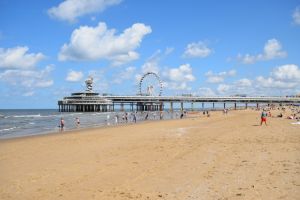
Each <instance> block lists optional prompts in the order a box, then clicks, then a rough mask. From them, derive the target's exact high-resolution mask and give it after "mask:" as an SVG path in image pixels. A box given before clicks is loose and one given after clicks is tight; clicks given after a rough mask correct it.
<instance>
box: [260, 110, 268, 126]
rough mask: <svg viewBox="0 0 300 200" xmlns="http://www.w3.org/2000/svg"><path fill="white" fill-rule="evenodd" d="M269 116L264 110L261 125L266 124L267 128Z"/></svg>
mask: <svg viewBox="0 0 300 200" xmlns="http://www.w3.org/2000/svg"><path fill="white" fill-rule="evenodd" d="M267 116H268V114H267V112H266V111H265V110H263V111H262V113H261V121H260V125H262V123H263V122H265V125H266V126H267Z"/></svg>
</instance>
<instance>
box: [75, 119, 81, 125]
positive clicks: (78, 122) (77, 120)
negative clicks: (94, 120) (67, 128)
mask: <svg viewBox="0 0 300 200" xmlns="http://www.w3.org/2000/svg"><path fill="white" fill-rule="evenodd" d="M75 123H76V127H79V125H80V120H79V118H78V117H76V121H75Z"/></svg>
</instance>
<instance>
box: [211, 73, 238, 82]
mask: <svg viewBox="0 0 300 200" xmlns="http://www.w3.org/2000/svg"><path fill="white" fill-rule="evenodd" d="M235 75H236V71H235V70H230V71H228V72H220V73H217V74H214V73H213V72H212V71H208V72H206V73H205V76H206V77H207V82H208V83H222V82H224V79H225V78H226V77H232V76H235Z"/></svg>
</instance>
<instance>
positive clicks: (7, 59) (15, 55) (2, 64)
mask: <svg viewBox="0 0 300 200" xmlns="http://www.w3.org/2000/svg"><path fill="white" fill-rule="evenodd" d="M28 50H29V48H28V47H26V46H24V47H21V46H17V47H14V48H8V49H3V48H0V68H4V69H32V68H34V67H35V65H36V64H37V63H38V62H39V61H41V60H42V59H44V58H45V56H44V55H43V54H42V53H37V54H34V53H27V51H28Z"/></svg>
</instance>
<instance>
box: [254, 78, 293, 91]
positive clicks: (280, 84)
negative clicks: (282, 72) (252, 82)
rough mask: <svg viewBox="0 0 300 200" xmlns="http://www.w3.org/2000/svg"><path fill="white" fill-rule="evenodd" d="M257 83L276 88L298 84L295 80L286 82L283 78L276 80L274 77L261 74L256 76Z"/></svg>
mask: <svg viewBox="0 0 300 200" xmlns="http://www.w3.org/2000/svg"><path fill="white" fill-rule="evenodd" d="M256 81H257V84H258V85H259V86H260V87H264V88H275V89H290V88H294V87H296V86H297V83H295V82H285V81H281V80H276V79H274V78H272V77H267V78H265V77H263V76H259V77H257V78H256Z"/></svg>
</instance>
